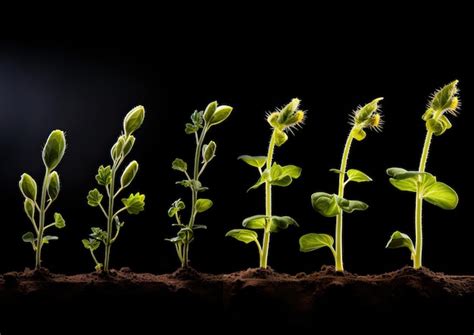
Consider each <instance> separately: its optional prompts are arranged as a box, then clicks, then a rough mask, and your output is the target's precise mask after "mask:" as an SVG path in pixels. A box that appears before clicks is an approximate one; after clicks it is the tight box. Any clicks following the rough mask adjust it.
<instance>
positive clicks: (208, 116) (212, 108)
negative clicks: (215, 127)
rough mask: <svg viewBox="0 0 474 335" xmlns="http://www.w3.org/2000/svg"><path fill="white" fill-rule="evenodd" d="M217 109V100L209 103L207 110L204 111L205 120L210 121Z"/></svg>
mask: <svg viewBox="0 0 474 335" xmlns="http://www.w3.org/2000/svg"><path fill="white" fill-rule="evenodd" d="M216 109H217V101H213V102H211V103H210V104H209V105H207V107H206V110H205V111H204V115H203V118H204V121H206V122H210V121H211V119H212V116H213V115H214V113H215V112H216Z"/></svg>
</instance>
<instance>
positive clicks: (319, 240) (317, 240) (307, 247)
mask: <svg viewBox="0 0 474 335" xmlns="http://www.w3.org/2000/svg"><path fill="white" fill-rule="evenodd" d="M299 242H300V251H301V252H310V251H314V250H318V249H321V248H323V247H328V248H330V249H331V250H333V249H332V248H333V245H334V239H333V238H332V236H331V235H327V234H315V233H310V234H306V235H303V236H301V237H300V241H299Z"/></svg>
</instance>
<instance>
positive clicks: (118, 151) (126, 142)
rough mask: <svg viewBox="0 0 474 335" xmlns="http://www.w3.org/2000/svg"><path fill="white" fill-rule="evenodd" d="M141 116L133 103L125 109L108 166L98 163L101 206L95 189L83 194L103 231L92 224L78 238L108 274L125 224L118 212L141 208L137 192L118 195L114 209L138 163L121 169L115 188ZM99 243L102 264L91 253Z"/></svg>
mask: <svg viewBox="0 0 474 335" xmlns="http://www.w3.org/2000/svg"><path fill="white" fill-rule="evenodd" d="M144 118H145V109H144V108H143V106H137V107H135V108H133V109H132V110H131V111H130V112H128V114H127V115H126V116H125V119H124V120H123V133H122V134H121V135H120V136H119V138H118V140H117V142H116V143H115V144H114V145H113V146H112V149H111V150H110V155H111V157H112V165H107V166H103V165H101V166H100V167H99V170H98V172H97V175H96V176H95V179H96V181H97V183H98V184H99V185H100V186H103V187H104V188H105V191H106V196H107V204H106V205H102V199H103V198H104V195H103V194H102V193H101V192H100V191H99V190H98V189H97V188H94V189H93V190H91V191H89V194H88V195H87V203H88V204H89V206H91V207H99V208H100V210H101V211H102V213H103V214H104V216H105V218H106V220H107V229H106V230H102V229H101V228H99V227H92V228H91V230H92V233H91V234H90V237H89V238H88V239H83V240H82V244H83V245H84V247H85V248H86V249H88V250H89V251H90V253H91V256H92V259H93V260H94V263H95V269H96V270H97V271H100V270H101V269H103V271H104V272H106V273H108V272H109V270H110V251H111V247H112V244H113V243H114V242H115V241H116V240H117V237H118V234H119V233H120V229H121V228H122V227H123V225H124V223H125V222H124V221H122V220H121V219H120V217H119V215H122V213H123V212H125V211H126V212H128V213H129V214H138V213H140V212H141V211H143V210H144V208H145V195H144V194H140V193H138V192H137V193H135V194H133V193H131V194H130V195H129V196H128V198H122V199H121V202H122V204H123V207H122V208H120V209H118V210H115V208H114V207H115V200H116V198H117V197H118V196H119V194H120V193H121V192H122V191H123V190H124V189H125V188H127V187H128V186H129V185H130V184H131V182H132V181H133V179H134V178H135V176H136V174H137V171H138V163H137V161H135V160H134V161H132V162H130V163H129V164H128V165H127V167H126V168H125V169H124V170H123V172H122V175H121V177H120V187H118V188H117V180H116V178H117V173H118V171H119V170H120V167H121V166H122V164H123V162H124V160H125V158H126V157H127V156H128V154H130V152H131V151H132V148H133V145H134V144H135V136H133V133H134V132H135V131H137V130H138V128H140V126H141V125H142V123H143V120H144ZM104 206H105V207H104ZM114 227H115V232H114ZM101 244H103V245H104V247H105V252H104V261H103V263H101V262H99V261H98V259H97V257H96V255H95V251H96V250H97V249H98V248H99V247H100V245H101Z"/></svg>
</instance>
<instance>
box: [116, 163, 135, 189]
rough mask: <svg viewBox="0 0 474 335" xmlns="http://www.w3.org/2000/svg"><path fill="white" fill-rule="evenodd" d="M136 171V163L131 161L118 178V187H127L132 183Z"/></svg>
mask: <svg viewBox="0 0 474 335" xmlns="http://www.w3.org/2000/svg"><path fill="white" fill-rule="evenodd" d="M137 171H138V162H137V161H132V162H130V164H128V166H127V167H126V168H125V170H124V171H123V173H122V177H120V186H121V187H122V188H125V187H127V186H128V185H130V183H131V182H132V181H133V179H134V178H135V176H136V175H137Z"/></svg>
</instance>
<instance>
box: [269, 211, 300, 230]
mask: <svg viewBox="0 0 474 335" xmlns="http://www.w3.org/2000/svg"><path fill="white" fill-rule="evenodd" d="M289 226H297V227H299V225H298V223H297V222H296V220H295V219H293V218H291V217H289V216H276V215H273V216H272V225H271V226H270V231H271V232H272V233H277V232H279V231H280V230H283V229H287V228H288V227H289Z"/></svg>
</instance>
